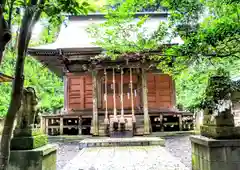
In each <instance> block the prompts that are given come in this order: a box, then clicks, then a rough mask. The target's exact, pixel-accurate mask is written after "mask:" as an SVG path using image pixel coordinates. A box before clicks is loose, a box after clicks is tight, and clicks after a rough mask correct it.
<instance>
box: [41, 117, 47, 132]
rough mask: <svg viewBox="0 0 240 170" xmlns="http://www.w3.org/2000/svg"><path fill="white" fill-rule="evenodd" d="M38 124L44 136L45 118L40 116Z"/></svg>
mask: <svg viewBox="0 0 240 170" xmlns="http://www.w3.org/2000/svg"><path fill="white" fill-rule="evenodd" d="M40 122H41V123H40V124H41V127H40V128H41V130H42V131H43V133H44V134H46V118H45V117H43V116H42V115H41V116H40Z"/></svg>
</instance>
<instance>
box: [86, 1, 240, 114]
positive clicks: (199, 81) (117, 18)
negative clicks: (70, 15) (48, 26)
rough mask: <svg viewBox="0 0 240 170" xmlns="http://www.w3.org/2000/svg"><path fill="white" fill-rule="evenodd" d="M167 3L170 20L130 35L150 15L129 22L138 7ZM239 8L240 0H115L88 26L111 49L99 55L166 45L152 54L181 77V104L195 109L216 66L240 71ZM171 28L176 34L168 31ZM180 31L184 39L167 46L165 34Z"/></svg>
mask: <svg viewBox="0 0 240 170" xmlns="http://www.w3.org/2000/svg"><path fill="white" fill-rule="evenodd" d="M162 7H163V8H164V9H167V10H168V12H169V13H170V16H169V18H168V21H169V22H168V23H161V22H159V29H158V30H157V31H156V32H154V33H153V34H152V36H150V37H149V36H148V37H147V36H145V32H139V33H138V35H137V39H135V40H132V39H129V35H131V34H133V32H137V31H138V30H140V29H141V27H142V25H143V23H144V22H145V21H146V19H147V16H145V17H142V18H140V21H139V22H138V23H136V24H129V21H132V19H133V18H134V14H135V13H136V12H140V11H146V10H147V9H150V10H152V9H153V10H154V11H161V10H162ZM239 9H240V1H239V0H179V1H176V0H152V1H144V0H138V1H136V0H124V1H121V0H111V1H109V2H108V3H107V4H106V5H105V6H104V7H103V11H106V12H107V14H106V19H107V20H106V22H105V23H104V24H100V25H93V26H92V27H90V28H89V32H90V34H91V35H92V36H93V37H94V38H96V39H97V45H99V46H101V47H103V48H104V49H106V51H108V52H107V53H106V54H105V55H103V56H100V57H110V56H113V59H114V58H116V57H121V56H126V55H129V56H132V55H134V54H139V53H149V54H150V52H151V51H152V50H156V49H158V48H159V47H162V48H163V53H162V54H161V55H151V54H150V57H151V59H153V60H156V61H158V63H159V64H158V68H159V69H161V70H162V71H164V72H166V73H169V74H172V75H173V76H174V78H176V83H177V96H178V98H177V99H178V100H177V101H178V104H181V105H182V104H183V105H184V106H185V108H187V109H190V110H193V109H195V108H197V107H199V104H200V101H201V99H202V95H203V93H204V91H205V88H206V85H207V79H208V77H209V75H210V74H211V72H213V71H214V70H216V69H217V68H218V67H222V66H224V67H225V68H226V69H228V71H230V72H231V74H232V75H236V74H239V73H237V72H236V70H237V69H239V58H240V43H239V41H240V21H239V18H240V16H239V14H240V11H239ZM169 28H170V29H171V30H173V32H172V34H168V33H167V32H166V30H167V29H169ZM176 36H180V37H181V38H182V39H183V40H184V43H183V44H181V45H178V46H172V47H171V48H169V47H166V48H165V46H164V45H163V44H164V43H163V41H162V40H164V39H165V38H166V37H170V39H171V38H174V37H176ZM234 60H236V61H234ZM193 91H194V93H193Z"/></svg>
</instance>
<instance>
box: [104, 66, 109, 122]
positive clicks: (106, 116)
mask: <svg viewBox="0 0 240 170" xmlns="http://www.w3.org/2000/svg"><path fill="white" fill-rule="evenodd" d="M104 80H105V81H104V87H105V93H104V101H105V118H104V123H105V124H106V125H108V124H109V120H108V99H107V97H108V93H107V69H104Z"/></svg>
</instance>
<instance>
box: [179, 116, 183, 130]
mask: <svg viewBox="0 0 240 170" xmlns="http://www.w3.org/2000/svg"><path fill="white" fill-rule="evenodd" d="M179 130H180V131H182V130H183V120H182V115H181V114H180V115H179Z"/></svg>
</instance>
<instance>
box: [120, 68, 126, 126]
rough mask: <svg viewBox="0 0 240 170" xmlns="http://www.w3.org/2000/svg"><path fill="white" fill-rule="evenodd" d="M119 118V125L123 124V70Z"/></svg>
mask: <svg viewBox="0 0 240 170" xmlns="http://www.w3.org/2000/svg"><path fill="white" fill-rule="evenodd" d="M120 97H121V118H120V123H122V124H124V123H125V120H124V109H123V69H122V68H121V96H120Z"/></svg>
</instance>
